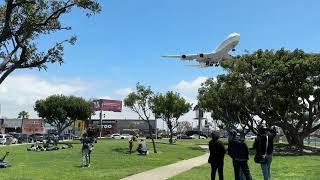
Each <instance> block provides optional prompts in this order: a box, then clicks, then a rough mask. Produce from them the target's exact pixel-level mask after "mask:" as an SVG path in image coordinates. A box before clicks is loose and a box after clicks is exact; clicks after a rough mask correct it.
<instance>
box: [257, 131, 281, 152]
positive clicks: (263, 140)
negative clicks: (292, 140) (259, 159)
mask: <svg viewBox="0 0 320 180" xmlns="http://www.w3.org/2000/svg"><path fill="white" fill-rule="evenodd" d="M267 136H268V147H267V154H272V152H273V139H274V138H275V136H276V131H275V130H269V131H268V132H267V134H264V135H258V137H257V138H256V139H255V141H254V143H253V149H256V150H257V154H261V155H264V154H266V145H267Z"/></svg>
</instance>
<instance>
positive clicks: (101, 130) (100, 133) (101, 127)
mask: <svg viewBox="0 0 320 180" xmlns="http://www.w3.org/2000/svg"><path fill="white" fill-rule="evenodd" d="M99 102H100V138H101V137H102V99H100V100H99Z"/></svg>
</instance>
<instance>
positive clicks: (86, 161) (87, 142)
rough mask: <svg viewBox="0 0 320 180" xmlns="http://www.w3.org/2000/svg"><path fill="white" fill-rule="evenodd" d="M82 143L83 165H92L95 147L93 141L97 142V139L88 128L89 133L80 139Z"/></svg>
mask: <svg viewBox="0 0 320 180" xmlns="http://www.w3.org/2000/svg"><path fill="white" fill-rule="evenodd" d="M80 141H81V143H82V164H81V166H82V167H90V162H91V152H92V148H93V143H96V140H95V138H94V136H93V133H92V132H91V131H90V130H88V133H84V134H83V137H82V138H81V139H80Z"/></svg>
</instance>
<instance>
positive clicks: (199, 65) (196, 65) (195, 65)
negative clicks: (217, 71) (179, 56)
mask: <svg viewBox="0 0 320 180" xmlns="http://www.w3.org/2000/svg"><path fill="white" fill-rule="evenodd" d="M186 66H189V67H197V68H207V67H209V66H206V65H202V64H190V65H186Z"/></svg>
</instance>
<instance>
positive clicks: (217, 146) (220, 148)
mask: <svg viewBox="0 0 320 180" xmlns="http://www.w3.org/2000/svg"><path fill="white" fill-rule="evenodd" d="M218 139H219V134H218V133H217V132H213V133H212V140H211V141H210V142H209V150H210V156H209V159H208V163H210V164H211V180H214V179H215V177H216V171H217V169H218V174H219V180H223V161H224V155H225V154H226V149H225V148H224V145H223V143H222V142H221V141H219V140H218Z"/></svg>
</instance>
